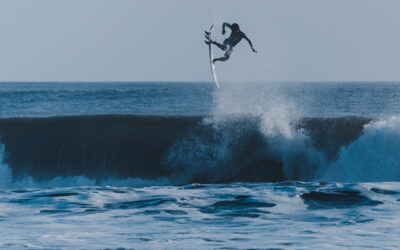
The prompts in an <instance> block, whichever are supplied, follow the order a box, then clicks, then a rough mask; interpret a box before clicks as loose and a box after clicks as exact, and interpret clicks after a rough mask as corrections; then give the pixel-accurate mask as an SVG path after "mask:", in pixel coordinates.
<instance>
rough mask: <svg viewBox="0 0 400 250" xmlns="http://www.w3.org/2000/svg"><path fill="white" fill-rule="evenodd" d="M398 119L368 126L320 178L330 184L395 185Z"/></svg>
mask: <svg viewBox="0 0 400 250" xmlns="http://www.w3.org/2000/svg"><path fill="white" fill-rule="evenodd" d="M399 152H400V117H391V118H389V119H385V120H380V121H375V122H371V123H370V124H367V125H365V126H364V130H363V135H362V136H361V137H360V138H358V139H357V140H356V141H354V142H353V143H352V144H350V145H349V146H347V147H343V148H341V149H340V151H339V157H338V160H337V161H335V162H334V163H332V164H330V165H329V166H328V169H327V171H326V173H325V174H323V178H324V179H327V180H334V181H347V182H353V181H362V182H368V181H399V180H400V154H399Z"/></svg>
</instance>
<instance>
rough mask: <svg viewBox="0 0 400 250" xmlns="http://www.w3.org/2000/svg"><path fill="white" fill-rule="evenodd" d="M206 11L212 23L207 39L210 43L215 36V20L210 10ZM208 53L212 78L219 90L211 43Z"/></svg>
mask: <svg viewBox="0 0 400 250" xmlns="http://www.w3.org/2000/svg"><path fill="white" fill-rule="evenodd" d="M206 10H207V12H208V15H209V16H210V19H211V23H212V25H211V27H210V31H209V34H208V35H206V39H207V40H208V41H210V40H211V39H212V38H213V34H214V33H213V31H214V18H213V16H212V14H211V11H210V10H208V9H206ZM208 51H209V54H210V66H211V73H212V76H213V79H214V82H215V84H216V85H217V87H218V88H219V83H218V79H217V74H216V73H215V65H214V63H213V60H214V53H213V47H212V44H211V43H210V44H209V45H208Z"/></svg>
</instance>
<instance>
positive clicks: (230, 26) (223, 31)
mask: <svg viewBox="0 0 400 250" xmlns="http://www.w3.org/2000/svg"><path fill="white" fill-rule="evenodd" d="M225 26H228V28H230V29H231V30H232V25H230V24H229V23H223V24H222V35H225V32H226V31H225Z"/></svg>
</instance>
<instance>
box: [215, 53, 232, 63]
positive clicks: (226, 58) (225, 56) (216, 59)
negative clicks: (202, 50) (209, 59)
mask: <svg viewBox="0 0 400 250" xmlns="http://www.w3.org/2000/svg"><path fill="white" fill-rule="evenodd" d="M228 59H229V56H228V55H224V56H223V57H220V58H215V59H214V60H213V63H215V62H216V61H222V62H223V61H226V60H228Z"/></svg>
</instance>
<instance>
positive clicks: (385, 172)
mask: <svg viewBox="0 0 400 250" xmlns="http://www.w3.org/2000/svg"><path fill="white" fill-rule="evenodd" d="M399 100H400V84H397V83H269V84H268V83H254V84H252V83H248V84H238V83H236V84H233V83H232V84H225V85H224V86H222V88H221V89H219V90H216V89H214V86H213V85H212V84H210V83H1V84H0V225H1V228H4V229H6V230H2V231H1V232H0V247H2V248H6V249H9V248H14V249H20V248H29V249H32V248H73V249H74V248H85V249H90V248H93V249H99V248H119V247H124V248H170V249H175V248H184V249H190V248H192V249H193V248H196V249H199V248H239V249H242V248H278V249H291V248H295V249H297V248H367V247H373V248H380V249H383V248H387V249H391V248H393V249H396V248H397V247H398V246H399V245H400V239H399V237H398V236H399V235H400V221H399V219H398V218H400V217H399V213H400V212H399V211H400V209H399V208H400V154H399V152H400V118H399V117H400V116H399V110H400V101H399Z"/></svg>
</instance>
